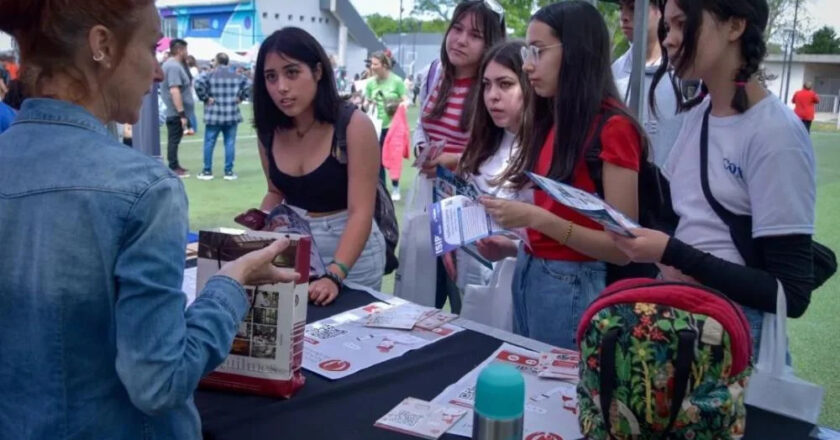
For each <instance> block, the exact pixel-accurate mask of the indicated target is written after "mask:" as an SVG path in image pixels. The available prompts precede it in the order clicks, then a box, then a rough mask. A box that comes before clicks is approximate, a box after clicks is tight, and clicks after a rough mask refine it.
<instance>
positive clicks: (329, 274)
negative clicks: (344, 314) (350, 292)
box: [318, 271, 344, 291]
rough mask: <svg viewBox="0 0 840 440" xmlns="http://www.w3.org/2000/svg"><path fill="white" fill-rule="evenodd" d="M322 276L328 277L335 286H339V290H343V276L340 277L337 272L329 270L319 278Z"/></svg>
mask: <svg viewBox="0 0 840 440" xmlns="http://www.w3.org/2000/svg"><path fill="white" fill-rule="evenodd" d="M322 278H326V279H328V280H330V281H332V282H333V284H335V287H337V288H338V290H339V291H341V286H342V285H344V283H343V282H342V281H341V278H339V277H338V275H336V274H334V273H332V272H330V271H327V273H325V274H324V276H322V277H320V278H318V279H319V280H320V279H322Z"/></svg>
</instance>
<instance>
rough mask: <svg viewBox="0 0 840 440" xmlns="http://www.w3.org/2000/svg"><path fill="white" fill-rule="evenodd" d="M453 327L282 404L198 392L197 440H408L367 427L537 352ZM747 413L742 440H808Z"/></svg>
mask: <svg viewBox="0 0 840 440" xmlns="http://www.w3.org/2000/svg"><path fill="white" fill-rule="evenodd" d="M377 300H378V299H377V298H375V297H373V296H371V295H370V294H368V293H365V292H362V291H359V290H351V289H345V290H344V291H342V293H341V295H339V296H338V298H337V300H336V301H335V302H334V303H333V304H331V305H330V306H328V307H317V306H313V305H311V304H310V305H309V309H308V311H307V313H308V315H307V320H308V321H309V322H315V321H318V320H321V319H324V318H327V317H329V316H332V315H335V314H338V313H341V312H343V311H346V310H350V309H353V308H356V307H360V306H363V305H366V304H369V303H371V302H373V301H377ZM455 324H457V325H461V326H462V327H465V328H468V329H467V330H465V331H463V332H460V333H458V334H455V335H452V336H450V337H449V338H446V339H444V340H441V341H438V342H436V343H434V344H432V345H430V346H427V347H425V348H422V349H419V350H414V351H411V352H409V353H407V354H406V355H404V356H402V357H400V358H398V359H393V360H391V361H388V362H385V363H382V364H379V365H375V366H373V367H371V368H368V369H366V370H363V371H360V372H358V373H356V374H354V375H352V376H349V377H346V378H344V379H341V380H337V381H331V380H327V379H324V378H322V377H320V376H318V375H316V374H315V373H311V372H309V371H306V370H304V374H305V376H306V385H305V386H304V387H303V389H301V390H300V391H299V392H298V394H296V395H295V396H294V397H292V398H291V399H289V400H283V399H274V398H268V397H261V396H251V395H243V394H235V393H228V392H221V391H208V390H199V391H197V392H196V393H195V403H196V405H197V406H198V410H199V413H200V414H201V420H202V425H203V432H204V438H205V440H228V439H230V440H248V439H254V440H257V439H259V440H275V439H293V440H304V439H317V440H322V439H323V440H332V439H342V440H355V439H358V440H380V439H382V440H387V439H394V440H398V439H402V440H406V439H408V438H411V437H408V436H406V435H403V434H397V433H394V432H391V431H387V430H384V429H380V428H375V427H374V426H373V424H374V422H375V421H376V420H377V419H379V418H380V417H382V416H383V415H385V413H387V412H388V411H389V410H391V409H392V408H393V407H394V406H396V405H397V404H398V403H399V402H400V401H402V400H403V399H404V398H405V397H409V396H411V397H416V398H419V399H424V400H431V399H433V398H434V397H435V396H437V395H438V394H439V393H440V392H441V391H443V389H444V388H446V387H447V386H449V385H451V384H453V383H455V382H456V381H458V380H459V379H460V378H461V377H462V376H464V375H465V374H467V373H468V372H469V371H470V370H472V369H473V368H474V367H475V366H476V365H478V364H480V363H481V362H482V361H484V360H485V359H486V358H487V357H488V356H490V355H491V354H492V353H493V351H495V350H496V349H497V348H498V347H499V345H500V344H501V343H502V340H505V341H507V342H511V343H514V344H517V345H523V346H526V347H527V348H532V349H534V348H536V349H539V348H537V347H535V346H534V345H536V346H539V345H542V344H540V343H538V342H536V341H530V340H525V339H524V338H521V337H516V336H515V335H510V334H508V333H504V332H500V331H494V330H491V329H488V328H486V327H483V326H480V325H476V324H474V323H471V322H470V321H464V320H460V321H456V322H455ZM469 328H473V330H470V329H469ZM488 333H490V334H493V335H494V336H496V337H494V336H490V335H488ZM528 345H531V346H530V347H528ZM747 414H748V415H747V435H746V436H745V439H746V440H772V439H779V440H782V439H784V440H794V439H808V438H811V437H810V433H811V432H812V431H814V428H815V427H814V426H813V425H809V424H807V423H803V422H799V421H796V420H792V419H788V418H785V417H782V416H778V415H775V414H772V413H768V412H766V411H762V410H760V409H757V408H752V407H748V412H747ZM442 438H443V439H447V440H455V439H463V438H464V437H458V436H454V435H444V436H443V437H442ZM567 440H569V439H567Z"/></svg>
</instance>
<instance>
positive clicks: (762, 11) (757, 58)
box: [650, 0, 770, 113]
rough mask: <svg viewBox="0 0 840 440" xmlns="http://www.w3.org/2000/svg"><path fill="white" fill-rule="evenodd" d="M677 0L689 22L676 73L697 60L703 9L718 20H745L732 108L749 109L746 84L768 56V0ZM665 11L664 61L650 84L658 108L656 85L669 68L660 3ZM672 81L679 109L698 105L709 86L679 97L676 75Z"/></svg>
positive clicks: (661, 38)
mask: <svg viewBox="0 0 840 440" xmlns="http://www.w3.org/2000/svg"><path fill="white" fill-rule="evenodd" d="M671 1H676V2H677V6H679V8H680V9H682V11H683V12H684V13H685V16H686V22H685V27H684V35H683V44H682V46H680V48H679V49H678V50H677V53H676V58H677V59H678V60H679V61H678V62H677V63H676V65H674V66H673V68H674V71H675V72H674V73H675V74H676V75H675V76H682V74H684V73H685V72H686V71H687V70H688V68H689V67H690V66H691V64H692V63H693V62H694V57H695V55H696V53H697V43H698V37H699V35H700V27H701V25H702V24H703V11H704V10H705V11H709V12H710V13H711V14H712V15H714V16H715V17H717V18H718V19H719V20H729V19H732V18H741V19H744V21H745V22H746V26H745V27H744V33H743V34H742V35H741V40H740V42H741V55H742V57H743V62H742V64H741V67H739V68H738V72H737V73H736V74H735V78H734V80H735V86H736V87H735V96H734V97H733V98H732V104H731V105H732V108H734V109H735V110H736V111H738V112H739V113H744V112H746V111H747V109H749V107H750V104H749V99H748V97H747V90H746V85H747V82H749V80H750V78H752V76H753V75H755V74H756V73H758V71H759V68H760V66H761V62H762V61H763V60H764V57H765V55H767V44H766V43H765V41H764V29H765V28H766V27H767V21H768V19H769V14H770V13H769V8H768V6H767V0H700V1H697V0H671ZM660 8H661V10H662V19H661V20H660V22H659V43H660V45H662V58H663V63H662V65H661V66H660V67H659V70H657V72H656V74H655V75H654V78H653V84H652V85H651V87H650V102H651V108H654V109H655V99H656V94H655V93H654V91H655V90H656V86H657V84H659V81H660V80H661V79H662V77H664V76H665V74H666V73H667V72H668V69H669V62H668V52H667V50H666V49H665V47H664V45H663V42H664V41H665V37H666V36H667V31H666V28H665V6H664V5H661V6H660ZM672 84H673V86H674V93H676V94H677V109H678V111H680V112H682V111H686V110H689V109H691V108H693V107H694V106H696V105H697V104H699V103H700V102H701V101H702V100H703V98H704V97H705V95H706V93H708V89H706V86H705V84H704V85H703V87H702V89H701V93H700V94H699V96H697V97H694V98H693V99H690V100H688V101H683V100H682V99H680V98H681V97H682V93H681V90H680V88H679V86H678V85H677V82H676V78H675V77H672Z"/></svg>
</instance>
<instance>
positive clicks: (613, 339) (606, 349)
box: [600, 328, 619, 440]
mask: <svg viewBox="0 0 840 440" xmlns="http://www.w3.org/2000/svg"><path fill="white" fill-rule="evenodd" d="M618 333H619V329H618V328H613V329H611V330H609V331H607V333H605V334H604V336H603V337H602V338H601V359H600V364H601V365H600V367H601V371H600V384H601V389H600V392H601V394H600V401H601V417H603V418H604V430H605V431H606V432H607V436H608V437H609V439H610V440H613V439H615V436H613V434H612V423H610V405H612V399H613V393H615V388H616V386H617V382H618V380H617V379H616V370H615V346H616V344H618Z"/></svg>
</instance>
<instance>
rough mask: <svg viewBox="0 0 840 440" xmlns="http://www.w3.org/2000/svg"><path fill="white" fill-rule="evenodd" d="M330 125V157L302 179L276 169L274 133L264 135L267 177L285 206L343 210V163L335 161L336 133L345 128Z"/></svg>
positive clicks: (345, 192) (345, 176) (345, 201)
mask: <svg viewBox="0 0 840 440" xmlns="http://www.w3.org/2000/svg"><path fill="white" fill-rule="evenodd" d="M353 110H354V109H353V108H352V107H349V108H346V107H343V108H342V109H341V112H347V111H349V112H352V111H353ZM349 119H350V118H341V117H339V118H337V121H342V120H344V121H349ZM337 124H339V122H336V125H334V126H333V138H332V146H331V148H330V154H329V156H327V158H326V160H324V162H322V163H321V165H320V166H318V168H316V169H315V170H313V171H312V172H311V173H309V174H304V175H303V176H290V175H288V174H286V173H284V172H282V171H280V169H279V168H277V163H276V162H275V160H274V152H273V151H272V149H271V146H272V144H273V142H274V133H272V134H271V135H270V136H265V139H266V140H265V142H263V145H264V146H265V149H266V154H267V156H268V165H269V167H268V174H269V178H270V179H271V182H272V183H273V184H274V186H276V187H277V189H279V190H280V191H281V192H282V193H283V195H284V196H285V202H286V204H289V205H292V206H295V207H298V208H301V209H304V210H306V211H309V212H333V211H344V210H346V209H347V190H348V187H349V183H348V173H347V164H346V163H341V162H339V160H338V159H337V158H336V155H337V154H340V152H338V132H339V130H343V132H344V133H346V131H347V127H346V126H345V127H338V126H337Z"/></svg>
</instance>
